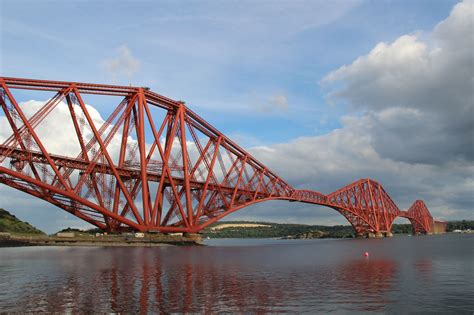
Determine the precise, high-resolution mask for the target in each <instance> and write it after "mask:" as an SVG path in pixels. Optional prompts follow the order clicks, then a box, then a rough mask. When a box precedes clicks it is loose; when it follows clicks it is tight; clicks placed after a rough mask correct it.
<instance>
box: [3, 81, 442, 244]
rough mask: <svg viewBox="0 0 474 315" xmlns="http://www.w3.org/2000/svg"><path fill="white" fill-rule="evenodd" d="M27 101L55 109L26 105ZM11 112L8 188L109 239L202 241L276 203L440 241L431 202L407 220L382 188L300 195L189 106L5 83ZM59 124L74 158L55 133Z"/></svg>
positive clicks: (359, 185) (140, 96) (140, 95)
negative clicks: (130, 234) (228, 222)
mask: <svg viewBox="0 0 474 315" xmlns="http://www.w3.org/2000/svg"><path fill="white" fill-rule="evenodd" d="M25 95H28V96H29V97H31V96H32V95H34V96H35V98H36V99H38V98H43V99H45V98H46V99H47V101H45V102H44V103H41V104H40V105H39V106H38V105H37V104H36V105H35V104H31V103H29V102H23V103H21V102H20V101H19V100H20V99H23V100H25V99H24V98H25ZM87 98H89V99H87ZM30 99H31V98H30ZM89 100H90V102H89ZM95 102H100V103H101V104H105V105H107V106H111V104H115V106H116V107H115V110H113V111H112V112H111V113H110V115H109V117H108V118H107V120H106V121H102V120H100V119H99V118H98V117H97V115H94V114H95V113H94V110H93V109H92V108H91V107H90V106H88V105H86V103H90V104H95V105H97V103H95ZM0 105H1V111H0V114H3V116H4V118H2V117H1V116H0V119H4V120H3V121H2V124H5V125H4V126H2V127H5V128H6V129H9V130H10V134H9V137H8V138H6V139H5V140H3V141H1V142H2V143H1V144H0V183H3V184H5V185H8V186H10V187H12V188H14V189H17V190H20V191H23V192H25V193H27V194H30V195H32V196H35V197H37V198H41V199H43V200H45V201H47V202H49V203H51V204H53V205H55V206H57V207H60V208H61V209H63V210H65V211H67V212H69V213H71V214H73V215H75V216H77V217H79V218H81V219H83V220H85V221H87V222H89V223H91V224H93V225H95V226H96V227H98V228H100V229H103V230H104V231H108V232H120V231H130V230H134V231H142V232H183V233H197V232H199V231H201V230H202V229H204V228H205V227H207V226H208V225H209V224H211V223H213V222H215V221H217V220H219V219H221V218H223V217H224V216H226V215H228V214H230V213H232V212H234V211H237V210H239V209H242V208H244V207H246V206H249V205H252V204H255V203H258V202H263V201H268V200H287V201H291V202H304V203H310V204H315V205H322V206H327V207H330V208H332V209H334V210H336V211H338V212H339V213H340V214H342V215H343V216H344V217H345V218H346V219H347V220H348V221H349V222H350V224H351V225H352V226H353V227H354V230H355V232H356V234H357V235H374V236H383V235H386V236H390V235H391V228H392V224H393V222H394V220H395V219H396V218H397V217H404V218H407V219H408V220H409V221H410V222H411V224H412V226H413V231H414V233H432V232H433V231H434V224H435V221H434V220H433V218H432V216H431V214H430V212H429V210H428V208H427V207H426V205H425V203H424V202H423V201H421V200H417V201H415V202H414V203H413V205H412V206H411V207H410V208H409V209H407V210H406V211H403V210H400V209H399V208H398V207H397V205H396V204H395V202H394V201H393V200H392V199H391V198H390V196H389V195H388V193H387V192H386V191H385V190H384V188H383V187H382V185H381V184H380V183H378V182H377V181H374V180H372V179H368V178H367V179H361V180H358V181H356V182H354V183H352V184H349V185H347V186H345V187H343V188H341V189H339V190H337V191H335V192H333V193H330V194H328V195H324V194H322V193H320V192H317V191H312V190H299V189H295V188H293V187H292V186H291V185H290V184H288V183H287V182H286V181H284V180H283V179H282V178H280V177H279V176H278V175H277V174H275V173H274V172H273V171H271V170H269V169H268V168H267V167H266V166H265V165H264V164H262V163H261V162H260V161H258V160H256V159H255V158H254V157H253V156H252V155H251V154H249V153H248V152H246V151H245V150H244V149H242V148H241V147H240V146H238V145H237V144H236V143H234V142H233V141H232V140H230V139H229V138H227V137H226V136H225V135H223V134H222V133H221V132H219V131H218V130H217V129H216V128H214V127H213V126H211V125H210V124H209V123H207V122H206V121H205V120H204V119H202V118H201V117H199V116H198V115H197V114H196V113H194V112H193V111H192V110H190V109H189V108H188V107H186V106H185V104H184V103H182V102H178V101H174V100H172V99H169V98H167V97H164V96H161V95H159V94H156V93H154V92H152V91H150V90H149V89H148V88H141V87H129V86H114V85H100V84H89V83H77V82H60V81H44V80H32V79H19V78H7V77H0ZM55 119H60V120H61V121H60V122H61V125H64V126H66V127H65V129H64V131H63V132H64V134H65V135H66V136H67V139H68V143H67V148H62V147H58V145H57V143H55V139H54V138H55V135H54V134H51V131H50V130H48V129H49V128H48V126H54V124H55ZM61 136H64V135H61Z"/></svg>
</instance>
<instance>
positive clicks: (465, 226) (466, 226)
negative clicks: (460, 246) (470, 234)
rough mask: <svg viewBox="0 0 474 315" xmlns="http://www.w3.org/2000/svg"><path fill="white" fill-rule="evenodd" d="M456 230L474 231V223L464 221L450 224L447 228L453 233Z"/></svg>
mask: <svg viewBox="0 0 474 315" xmlns="http://www.w3.org/2000/svg"><path fill="white" fill-rule="evenodd" d="M454 230H474V221H471V220H462V221H451V222H448V225H447V226H446V231H447V232H452V231H454Z"/></svg>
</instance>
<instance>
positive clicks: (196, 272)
mask: <svg viewBox="0 0 474 315" xmlns="http://www.w3.org/2000/svg"><path fill="white" fill-rule="evenodd" d="M473 241H474V235H472V234H471V235H466V234H464V235H454V234H451V235H441V236H421V237H408V236H399V237H394V238H391V239H389V238H386V239H370V240H363V239H361V240H209V241H207V243H208V245H210V246H206V247H160V248H130V247H121V248H111V247H108V248H107V247H104V248H97V247H29V248H27V247H24V248H2V249H0V312H22V313H23V312H60V313H64V312H81V313H82V312H124V313H137V312H139V313H155V312H163V313H171V312H193V313H196V312H197V313H215V312H220V311H227V312H240V313H242V312H246V313H249V312H250V313H265V312H271V313H274V312H284V313H289V312H298V313H299V312H310V313H314V312H328V311H336V312H337V313H351V314H352V313H355V312H360V313H367V312H369V311H372V312H391V313H406V312H421V313H424V312H440V313H469V314H471V313H473V311H474V284H473V283H474V276H473V274H474V259H473V258H474V250H473V249H474V247H473V244H474V243H473ZM366 251H367V252H369V257H368V258H365V257H364V256H363V253H364V252H366Z"/></svg>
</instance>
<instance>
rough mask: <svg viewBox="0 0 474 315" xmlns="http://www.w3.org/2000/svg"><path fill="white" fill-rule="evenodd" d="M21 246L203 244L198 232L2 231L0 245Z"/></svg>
mask: <svg viewBox="0 0 474 315" xmlns="http://www.w3.org/2000/svg"><path fill="white" fill-rule="evenodd" d="M22 246H95V247H103V246H114V247H117V246H124V247H159V246H203V243H202V236H201V235H200V234H189V235H164V234H159V235H154V234H152V235H146V236H144V237H140V238H138V237H133V236H129V235H103V236H99V237H94V236H92V235H91V236H75V237H58V236H45V235H31V236H23V235H14V234H9V233H2V234H1V235H0V248H1V247H22Z"/></svg>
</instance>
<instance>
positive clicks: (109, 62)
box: [103, 45, 140, 80]
mask: <svg viewBox="0 0 474 315" xmlns="http://www.w3.org/2000/svg"><path fill="white" fill-rule="evenodd" d="M103 65H104V68H105V70H107V72H108V73H110V74H111V75H112V77H113V79H114V80H117V79H118V78H119V77H121V76H123V75H125V76H126V77H127V78H128V79H130V78H132V77H133V75H134V74H135V73H136V72H137V71H138V70H139V69H140V61H139V60H138V59H137V58H135V57H134V56H133V55H132V52H131V51H130V49H129V48H128V47H127V46H125V45H123V46H120V47H119V48H118V49H117V56H115V57H112V58H109V59H106V60H104V61H103Z"/></svg>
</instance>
